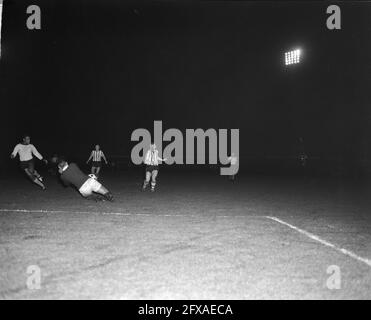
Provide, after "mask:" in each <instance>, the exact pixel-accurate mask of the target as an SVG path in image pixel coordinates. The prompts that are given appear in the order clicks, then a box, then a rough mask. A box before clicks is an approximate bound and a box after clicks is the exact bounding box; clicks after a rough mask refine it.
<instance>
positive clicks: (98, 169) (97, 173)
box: [95, 167, 100, 177]
mask: <svg viewBox="0 0 371 320" xmlns="http://www.w3.org/2000/svg"><path fill="white" fill-rule="evenodd" d="M99 172H100V167H97V170H96V173H95V175H96V176H97V177H99Z"/></svg>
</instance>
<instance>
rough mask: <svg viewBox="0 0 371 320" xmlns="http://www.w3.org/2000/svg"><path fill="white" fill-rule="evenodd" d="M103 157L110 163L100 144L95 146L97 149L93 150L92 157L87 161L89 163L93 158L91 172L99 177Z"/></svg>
mask: <svg viewBox="0 0 371 320" xmlns="http://www.w3.org/2000/svg"><path fill="white" fill-rule="evenodd" d="M102 158H103V160H104V162H105V163H106V164H108V162H107V159H106V156H105V155H104V153H103V151H102V150H101V149H100V146H99V144H97V145H96V146H95V149H94V150H93V151H92V152H91V154H90V157H89V159H88V161H86V163H89V161H90V160H92V165H91V173H92V174H94V175H96V176H97V177H99V172H100V170H101V168H102Z"/></svg>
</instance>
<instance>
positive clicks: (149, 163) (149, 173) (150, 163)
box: [142, 143, 167, 192]
mask: <svg viewBox="0 0 371 320" xmlns="http://www.w3.org/2000/svg"><path fill="white" fill-rule="evenodd" d="M159 160H160V161H166V160H167V159H161V158H160V157H159V156H158V150H157V148H156V145H155V144H154V143H152V144H151V145H150V147H149V150H148V151H147V153H146V157H145V159H144V164H145V165H146V177H145V180H144V182H143V187H142V190H143V191H145V190H146V188H147V186H148V184H149V182H150V180H151V191H152V192H154V191H155V187H156V178H157V175H158V171H159V163H158V161H159Z"/></svg>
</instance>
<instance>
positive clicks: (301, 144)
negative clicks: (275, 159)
mask: <svg viewBox="0 0 371 320" xmlns="http://www.w3.org/2000/svg"><path fill="white" fill-rule="evenodd" d="M298 149H299V150H298V151H299V162H300V165H301V166H302V167H303V168H305V167H306V166H307V161H308V156H307V153H306V152H305V145H304V139H303V138H302V137H299V145H298Z"/></svg>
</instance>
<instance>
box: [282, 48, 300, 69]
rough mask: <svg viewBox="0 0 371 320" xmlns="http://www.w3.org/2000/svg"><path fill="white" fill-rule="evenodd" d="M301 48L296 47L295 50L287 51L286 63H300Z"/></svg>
mask: <svg viewBox="0 0 371 320" xmlns="http://www.w3.org/2000/svg"><path fill="white" fill-rule="evenodd" d="M300 55H301V51H300V49H296V50H293V51H288V52H285V65H286V66H288V65H291V64H297V63H300Z"/></svg>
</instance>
